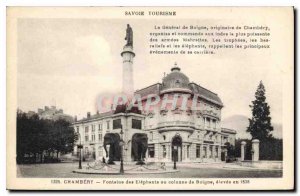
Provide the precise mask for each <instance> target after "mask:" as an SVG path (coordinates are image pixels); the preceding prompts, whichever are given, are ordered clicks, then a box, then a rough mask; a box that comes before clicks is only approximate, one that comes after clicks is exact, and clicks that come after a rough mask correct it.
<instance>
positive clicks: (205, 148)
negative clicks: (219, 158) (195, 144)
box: [203, 146, 207, 158]
mask: <svg viewBox="0 0 300 196" xmlns="http://www.w3.org/2000/svg"><path fill="white" fill-rule="evenodd" d="M203 152H204V158H207V147H206V146H203Z"/></svg>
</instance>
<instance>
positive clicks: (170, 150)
mask: <svg viewBox="0 0 300 196" xmlns="http://www.w3.org/2000/svg"><path fill="white" fill-rule="evenodd" d="M168 149H169V150H168V151H169V154H168V159H169V161H172V153H173V151H172V146H171V144H169V145H168Z"/></svg>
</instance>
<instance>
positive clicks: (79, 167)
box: [77, 132, 83, 169]
mask: <svg viewBox="0 0 300 196" xmlns="http://www.w3.org/2000/svg"><path fill="white" fill-rule="evenodd" d="M77 134H78V136H79V145H77V148H78V149H79V166H78V169H82V165H81V149H82V148H83V146H82V144H81V136H80V133H79V132H77Z"/></svg>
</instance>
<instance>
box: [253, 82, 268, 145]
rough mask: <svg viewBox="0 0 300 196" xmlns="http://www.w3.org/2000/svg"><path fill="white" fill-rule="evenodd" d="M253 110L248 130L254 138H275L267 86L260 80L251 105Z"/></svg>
mask: <svg viewBox="0 0 300 196" xmlns="http://www.w3.org/2000/svg"><path fill="white" fill-rule="evenodd" d="M250 108H251V110H252V118H251V119H249V127H248V128H247V132H250V134H251V136H252V139H258V140H263V141H264V140H267V139H270V138H273V136H272V134H271V131H273V126H272V125H271V117H270V106H269V105H268V103H267V102H266V96H265V87H264V85H263V83H262V81H260V83H259V85H258V88H257V90H256V92H255V100H254V101H252V105H250Z"/></svg>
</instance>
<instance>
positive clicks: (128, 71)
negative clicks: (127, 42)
mask: <svg viewBox="0 0 300 196" xmlns="http://www.w3.org/2000/svg"><path fill="white" fill-rule="evenodd" d="M121 56H122V57H123V87H122V91H123V93H125V94H128V95H133V93H134V90H133V68H132V65H133V58H134V56H135V54H134V52H133V47H132V46H124V48H123V52H122V53H121Z"/></svg>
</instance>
